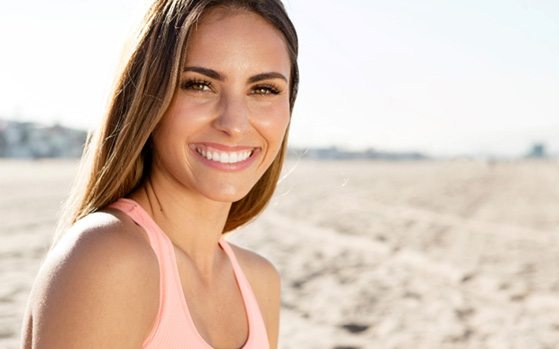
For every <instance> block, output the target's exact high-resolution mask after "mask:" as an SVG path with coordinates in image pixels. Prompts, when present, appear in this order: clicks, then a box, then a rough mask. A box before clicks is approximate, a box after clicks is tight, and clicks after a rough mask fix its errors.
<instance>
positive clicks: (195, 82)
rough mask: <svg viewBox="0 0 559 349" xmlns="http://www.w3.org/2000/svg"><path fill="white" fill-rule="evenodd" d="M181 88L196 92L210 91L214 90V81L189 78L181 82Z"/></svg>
mask: <svg viewBox="0 0 559 349" xmlns="http://www.w3.org/2000/svg"><path fill="white" fill-rule="evenodd" d="M180 86H181V88H182V89H183V90H191V91H195V92H210V91H213V90H212V83H211V82H209V81H206V80H200V79H188V80H186V81H184V82H183V83H181V85H180Z"/></svg>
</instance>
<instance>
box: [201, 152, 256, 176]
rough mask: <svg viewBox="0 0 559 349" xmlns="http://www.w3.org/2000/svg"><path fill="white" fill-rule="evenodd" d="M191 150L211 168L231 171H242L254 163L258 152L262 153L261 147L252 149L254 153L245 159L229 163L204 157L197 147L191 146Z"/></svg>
mask: <svg viewBox="0 0 559 349" xmlns="http://www.w3.org/2000/svg"><path fill="white" fill-rule="evenodd" d="M190 151H191V152H192V153H194V155H195V156H196V158H198V159H199V160H200V161H201V162H202V163H203V164H205V165H207V166H209V167H211V168H215V169H217V170H221V171H229V172H233V171H242V170H244V169H246V168H247V167H249V166H250V165H252V163H253V162H254V161H255V160H256V157H257V156H258V154H259V153H260V149H259V148H256V149H254V150H253V151H252V155H251V156H249V157H248V158H247V159H245V160H243V161H239V162H234V163H229V164H224V163H222V162H218V161H213V160H208V159H206V158H205V157H203V156H202V155H200V153H198V152H197V151H196V149H192V148H190Z"/></svg>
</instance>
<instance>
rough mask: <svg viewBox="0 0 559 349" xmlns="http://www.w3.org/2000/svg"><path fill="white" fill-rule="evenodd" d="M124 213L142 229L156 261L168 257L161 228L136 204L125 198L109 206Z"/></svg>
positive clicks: (166, 244) (167, 246)
mask: <svg viewBox="0 0 559 349" xmlns="http://www.w3.org/2000/svg"><path fill="white" fill-rule="evenodd" d="M109 207H113V208H116V209H118V210H120V211H123V212H124V213H126V214H127V215H128V216H129V217H130V218H132V220H133V221H134V222H136V224H138V225H139V226H140V227H142V228H143V230H144V231H145V233H146V235H147V236H148V239H149V243H150V245H151V247H152V248H153V251H154V252H155V254H156V256H157V259H158V260H160V259H162V258H164V257H165V256H168V248H169V243H170V241H168V237H167V236H166V235H165V234H164V233H163V232H162V231H161V228H159V226H157V225H156V224H154V222H153V220H152V219H151V217H149V216H148V215H147V213H146V212H145V211H144V210H143V209H140V208H139V207H138V203H137V202H135V201H134V200H131V199H127V198H120V199H118V200H117V201H115V202H113V203H112V204H110V205H109Z"/></svg>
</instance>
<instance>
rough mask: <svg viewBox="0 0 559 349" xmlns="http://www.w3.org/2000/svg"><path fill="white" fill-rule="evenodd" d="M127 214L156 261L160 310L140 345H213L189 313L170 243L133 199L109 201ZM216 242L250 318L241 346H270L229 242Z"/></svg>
mask: <svg viewBox="0 0 559 349" xmlns="http://www.w3.org/2000/svg"><path fill="white" fill-rule="evenodd" d="M110 207H114V208H116V209H119V210H120V211H122V212H124V213H126V214H127V215H128V216H130V217H131V218H132V219H133V220H134V221H135V222H136V223H137V224H138V225H139V226H140V227H142V228H143V229H144V230H145V231H146V233H147V236H148V238H149V241H150V244H151V247H152V249H153V251H154V252H155V255H156V256H157V260H158V261H159V283H160V284H159V295H160V297H159V311H158V313H157V317H156V319H155V323H154V326H153V328H152V330H151V332H150V333H149V335H148V337H147V338H146V339H145V341H144V343H143V345H142V348H144V349H154V348H165V349H175V348H176V349H179V348H180V349H185V348H191V349H213V348H212V347H211V346H210V345H209V344H208V343H207V342H206V341H205V340H204V339H203V338H202V336H201V335H200V334H199V333H198V330H197V329H196V326H195V325H194V321H193V320H192V317H191V316H190V312H189V310H188V305H187V303H186V301H185V298H184V292H183V290H182V285H181V283H180V278H179V273H178V269H177V260H176V257H175V251H174V249H173V244H172V242H171V240H170V239H169V237H168V236H167V235H166V234H165V233H164V232H163V231H162V230H161V228H159V226H158V225H157V224H156V223H155V221H154V220H153V219H152V218H151V217H150V216H149V215H148V213H147V212H146V211H145V210H144V209H143V208H142V207H141V206H140V205H139V204H138V203H136V202H135V201H133V200H131V199H127V198H121V199H119V200H118V201H116V202H114V203H113V204H111V205H110ZM219 245H220V246H221V248H222V249H223V250H224V251H225V252H226V254H227V256H228V257H229V260H230V261H231V264H232V265H233V270H234V272H235V277H236V279H237V284H238V285H239V288H240V290H241V294H242V297H243V301H244V305H245V309H246V312H247V316H248V322H249V335H248V339H247V341H246V343H245V344H244V346H243V347H242V348H243V349H266V348H269V347H270V346H269V343H268V336H267V333H266V326H265V325H264V321H263V319H262V315H261V313H260V309H259V307H258V303H257V301H256V298H255V296H254V293H253V292H252V288H251V287H250V284H249V283H248V280H247V279H246V277H245V275H244V273H243V271H242V269H241V267H240V266H239V263H238V262H237V258H236V257H235V254H234V252H233V250H232V249H231V246H229V243H228V242H227V241H226V240H225V239H224V238H223V237H222V238H221V239H220V240H219Z"/></svg>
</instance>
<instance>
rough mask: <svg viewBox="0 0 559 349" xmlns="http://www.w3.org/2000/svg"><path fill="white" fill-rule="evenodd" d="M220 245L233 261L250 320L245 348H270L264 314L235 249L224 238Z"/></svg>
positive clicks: (221, 239)
mask: <svg viewBox="0 0 559 349" xmlns="http://www.w3.org/2000/svg"><path fill="white" fill-rule="evenodd" d="M219 243H220V245H221V246H222V248H223V250H224V251H225V253H226V254H227V256H228V257H229V260H230V261H231V265H232V266H233V271H234V272H235V276H236V278H237V283H238V285H239V288H240V290H241V294H242V297H243V299H244V302H245V307H246V311H247V316H248V318H249V331H250V335H249V341H248V342H247V343H246V344H245V346H244V347H243V348H269V343H268V336H267V330H266V325H265V323H264V319H263V318H262V313H261V311H260V307H259V306H258V301H257V300H256V296H255V295H254V292H253V291H252V287H251V286H250V283H249V281H248V279H247V278H246V276H245V273H244V272H243V269H242V268H241V266H240V265H239V262H238V260H237V257H236V256H235V253H234V252H233V249H232V248H231V246H230V245H229V243H228V242H227V240H225V238H224V236H222V237H221V238H220V239H219Z"/></svg>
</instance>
